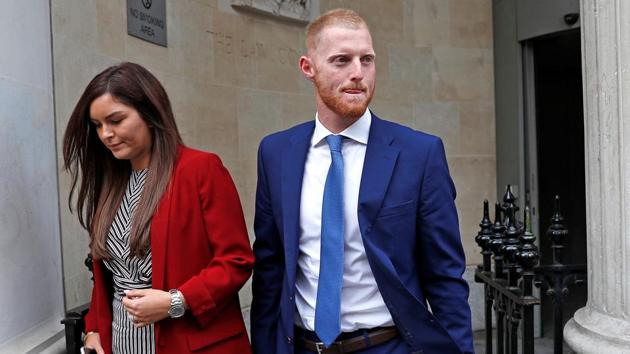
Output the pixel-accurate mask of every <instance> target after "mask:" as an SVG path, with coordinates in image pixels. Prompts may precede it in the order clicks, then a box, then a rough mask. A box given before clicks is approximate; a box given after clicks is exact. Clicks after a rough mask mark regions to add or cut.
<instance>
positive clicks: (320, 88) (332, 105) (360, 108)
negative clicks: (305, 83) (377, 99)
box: [313, 75, 374, 119]
mask: <svg viewBox="0 0 630 354" xmlns="http://www.w3.org/2000/svg"><path fill="white" fill-rule="evenodd" d="M313 82H314V84H315V89H316V90H317V94H318V95H319V97H320V99H321V100H322V102H323V103H324V104H325V105H326V106H327V107H328V108H329V109H330V110H331V111H333V112H335V113H336V114H337V115H339V116H340V117H343V118H350V119H357V118H359V117H361V116H362V115H363V113H365V110H366V109H367V107H368V105H369V104H370V101H372V96H373V95H374V86H372V87H371V88H369V87H367V86H366V85H365V84H363V83H353V84H349V85H346V86H342V87H340V88H339V89H335V88H332V87H327V86H326V83H324V82H322V81H321V79H320V78H319V75H315V76H314V80H313ZM346 90H360V91H362V92H363V94H354V95H349V94H347V93H345V91H346ZM348 96H351V97H348Z"/></svg>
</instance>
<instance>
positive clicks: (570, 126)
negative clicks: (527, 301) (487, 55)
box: [528, 29, 587, 337]
mask: <svg viewBox="0 0 630 354" xmlns="http://www.w3.org/2000/svg"><path fill="white" fill-rule="evenodd" d="M528 46H529V47H530V48H531V51H532V58H533V71H534V73H533V77H534V80H533V81H534V83H533V86H534V98H535V103H534V106H535V108H534V111H535V113H534V114H533V115H534V116H535V117H534V118H533V119H534V120H535V124H534V126H533V127H532V128H531V129H532V130H533V131H534V132H535V133H534V134H535V139H534V141H535V145H536V148H535V154H536V156H535V159H529V162H530V163H531V162H532V161H535V163H536V167H535V168H534V169H533V170H536V171H537V178H536V180H537V181H536V182H537V184H538V189H537V198H538V213H537V214H538V221H539V230H540V232H539V235H538V237H539V241H540V250H541V259H540V264H551V263H552V253H551V241H550V240H549V239H548V238H547V236H546V235H545V231H546V230H547V228H548V227H549V225H550V223H551V221H550V220H551V216H552V214H553V212H554V210H553V200H554V197H555V195H559V196H560V210H561V213H562V215H563V217H564V223H565V226H566V227H567V228H568V230H569V235H568V237H567V238H566V239H565V240H564V242H563V244H564V246H565V249H564V251H563V257H562V262H563V263H564V264H584V263H586V199H585V198H586V197H585V171H584V170H585V167H584V161H585V160H584V114H583V104H582V68H581V52H580V50H581V49H580V30H579V29H574V30H570V31H564V32H560V33H554V34H552V35H547V36H544V37H537V38H534V39H531V40H530V43H528ZM530 119H532V118H530ZM534 141H532V140H530V142H531V143H534ZM529 150H530V151H532V149H529ZM569 291H570V292H569V295H568V297H567V298H566V300H565V303H564V318H563V325H564V324H565V323H566V321H568V319H570V318H571V317H572V316H573V313H574V312H575V311H576V310H577V309H578V308H580V307H583V306H584V305H585V304H586V300H587V287H586V286H577V287H570V288H569ZM541 300H542V305H541V322H542V334H543V336H545V337H548V336H549V337H551V336H553V317H552V316H553V307H552V306H553V305H552V302H551V298H550V297H548V296H545V295H544V294H541Z"/></svg>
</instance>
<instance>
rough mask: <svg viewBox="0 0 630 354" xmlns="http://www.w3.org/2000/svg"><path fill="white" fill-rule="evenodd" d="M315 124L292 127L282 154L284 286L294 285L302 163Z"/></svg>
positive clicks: (298, 235) (298, 233)
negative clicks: (285, 270)
mask: <svg viewBox="0 0 630 354" xmlns="http://www.w3.org/2000/svg"><path fill="white" fill-rule="evenodd" d="M314 128H315V123H314V122H312V123H310V124H304V125H301V126H299V127H297V128H296V131H295V132H294V134H293V135H292V136H291V137H290V145H289V146H287V147H286V148H285V149H284V151H283V153H282V172H281V176H280V177H281V184H282V189H281V190H282V215H283V222H282V224H283V225H282V226H283V227H282V229H283V232H282V234H283V236H284V256H285V264H286V268H287V281H288V284H295V273H296V268H297V256H298V246H299V238H300V199H301V196H302V178H303V176H304V163H305V162H306V155H307V153H308V149H309V146H310V142H311V140H310V138H311V136H312V134H313V129H314Z"/></svg>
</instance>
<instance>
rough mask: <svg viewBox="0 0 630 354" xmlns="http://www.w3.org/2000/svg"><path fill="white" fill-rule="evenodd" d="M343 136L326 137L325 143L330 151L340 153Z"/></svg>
mask: <svg viewBox="0 0 630 354" xmlns="http://www.w3.org/2000/svg"><path fill="white" fill-rule="evenodd" d="M343 138H344V137H343V135H333V134H331V135H329V136H327V137H326V142H328V146H329V147H330V151H338V152H341V145H342V144H343Z"/></svg>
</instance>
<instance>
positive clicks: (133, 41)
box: [124, 35, 175, 73]
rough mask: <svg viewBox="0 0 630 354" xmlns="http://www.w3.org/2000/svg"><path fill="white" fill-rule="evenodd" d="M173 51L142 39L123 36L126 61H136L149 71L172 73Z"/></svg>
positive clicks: (173, 68) (173, 66)
mask: <svg viewBox="0 0 630 354" xmlns="http://www.w3.org/2000/svg"><path fill="white" fill-rule="evenodd" d="M172 54H173V52H172V51H169V49H168V48H165V47H162V46H159V45H156V44H153V43H149V42H147V41H144V40H142V39H139V38H136V37H133V36H129V35H128V36H126V37H125V58H124V60H126V61H131V62H134V63H138V64H140V65H142V66H144V67H145V68H147V69H149V71H151V72H154V71H161V72H164V73H174V72H175V65H174V63H173V61H174V60H173V58H172V57H173V55H172Z"/></svg>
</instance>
